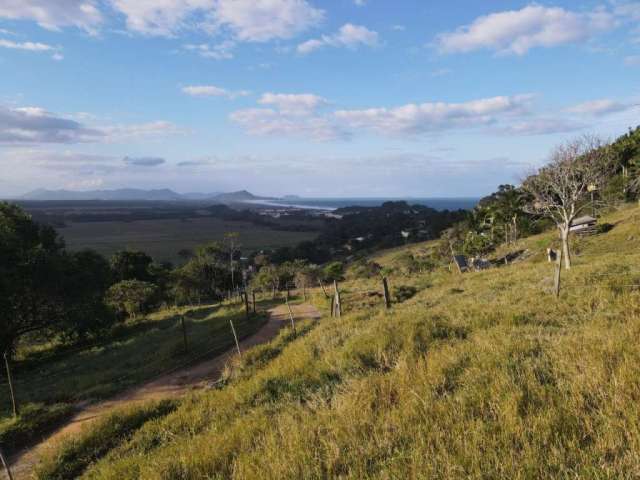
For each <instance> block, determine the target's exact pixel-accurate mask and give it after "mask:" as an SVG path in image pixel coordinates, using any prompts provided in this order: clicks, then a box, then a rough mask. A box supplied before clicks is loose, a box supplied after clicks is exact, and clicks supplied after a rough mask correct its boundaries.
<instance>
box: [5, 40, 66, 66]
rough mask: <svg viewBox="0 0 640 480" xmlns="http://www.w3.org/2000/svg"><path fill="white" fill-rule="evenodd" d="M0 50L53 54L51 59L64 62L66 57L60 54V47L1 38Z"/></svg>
mask: <svg viewBox="0 0 640 480" xmlns="http://www.w3.org/2000/svg"><path fill="white" fill-rule="evenodd" d="M0 48H8V49H11V50H23V51H27V52H36V53H42V52H53V54H52V55H51V58H52V59H53V60H55V61H61V60H64V55H62V53H60V47H54V46H51V45H48V44H46V43H40V42H14V41H12V40H6V39H2V38H0Z"/></svg>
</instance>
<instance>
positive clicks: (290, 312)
mask: <svg viewBox="0 0 640 480" xmlns="http://www.w3.org/2000/svg"><path fill="white" fill-rule="evenodd" d="M285 303H286V304H287V308H288V309H289V319H290V320H291V330H293V335H294V336H297V335H298V334H297V332H296V324H295V322H294V321H293V312H292V311H291V306H290V305H289V300H285Z"/></svg>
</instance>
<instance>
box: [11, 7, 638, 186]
mask: <svg viewBox="0 0 640 480" xmlns="http://www.w3.org/2000/svg"><path fill="white" fill-rule="evenodd" d="M639 80H640V2H639V1H637V0H602V1H564V2H561V1H558V2H546V1H542V2H537V3H530V2H526V1H524V2H523V1H501V0H492V1H491V2H479V1H477V0H448V1H447V2H426V1H424V0H394V1H391V0H0V197H1V196H4V197H7V196H15V195H19V194H22V193H24V192H26V191H28V190H31V189H35V188H41V187H44V188H67V189H79V190H82V189H94V188H117V187H141V188H160V187H168V188H173V189H175V190H177V191H179V192H192V191H205V192H213V191H229V190H236V189H241V188H246V189H249V190H251V191H253V192H255V193H259V194H269V195H279V194H299V195H305V196H406V195H411V196H466V195H469V196H475V195H482V194H485V193H488V192H490V191H492V190H493V189H494V188H495V187H496V186H497V185H498V184H500V183H505V182H511V183H513V182H517V179H518V178H520V176H521V175H522V174H523V173H524V172H526V171H527V170H529V169H530V168H531V167H532V166H535V165H540V164H541V163H542V162H544V160H545V157H546V156H547V154H548V152H549V150H550V148H552V146H553V145H555V144H557V143H558V142H562V141H563V140H566V139H568V138H571V137H573V136H576V135H580V134H582V133H587V132H588V133H598V134H601V135H603V136H605V137H609V138H614V137H615V136H617V135H619V134H621V133H624V132H625V131H626V129H627V128H628V127H630V126H635V125H637V124H640V107H638V104H640V82H639Z"/></svg>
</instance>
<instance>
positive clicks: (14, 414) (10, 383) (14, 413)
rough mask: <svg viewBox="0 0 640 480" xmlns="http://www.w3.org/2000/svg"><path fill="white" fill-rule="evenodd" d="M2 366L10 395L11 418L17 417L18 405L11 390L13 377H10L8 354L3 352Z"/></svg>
mask: <svg viewBox="0 0 640 480" xmlns="http://www.w3.org/2000/svg"><path fill="white" fill-rule="evenodd" d="M4 365H5V367H6V369H7V382H8V383H9V392H10V393H11V405H12V407H13V416H14V417H17V416H18V403H17V402H16V393H15V391H14V390H13V377H12V376H11V367H10V366H9V352H4Z"/></svg>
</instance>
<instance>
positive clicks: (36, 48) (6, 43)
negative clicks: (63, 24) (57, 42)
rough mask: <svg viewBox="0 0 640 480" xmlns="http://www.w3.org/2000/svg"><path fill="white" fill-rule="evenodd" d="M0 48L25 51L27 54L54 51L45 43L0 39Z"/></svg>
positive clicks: (53, 48)
mask: <svg viewBox="0 0 640 480" xmlns="http://www.w3.org/2000/svg"><path fill="white" fill-rule="evenodd" d="M0 48H10V49H14V50H27V51H29V52H50V51H52V50H56V48H55V47H52V46H51V45H47V44H46V43H37V42H20V43H18V42H12V41H11V40H4V39H0Z"/></svg>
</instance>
